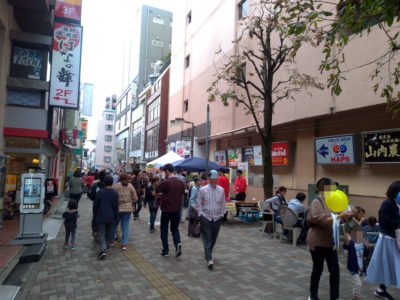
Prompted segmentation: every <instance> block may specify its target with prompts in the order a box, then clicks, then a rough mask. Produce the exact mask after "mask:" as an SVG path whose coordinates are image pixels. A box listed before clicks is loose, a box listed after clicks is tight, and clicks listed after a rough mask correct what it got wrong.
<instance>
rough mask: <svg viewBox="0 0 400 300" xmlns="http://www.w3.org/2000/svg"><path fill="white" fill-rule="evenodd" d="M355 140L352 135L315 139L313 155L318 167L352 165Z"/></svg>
mask: <svg viewBox="0 0 400 300" xmlns="http://www.w3.org/2000/svg"><path fill="white" fill-rule="evenodd" d="M354 144H355V140H354V136H353V135H342V136H330V137H322V138H316V139H315V155H316V158H317V164H319V165H354V164H355V163H356V158H355V155H354V153H355V151H354V150H355V148H354Z"/></svg>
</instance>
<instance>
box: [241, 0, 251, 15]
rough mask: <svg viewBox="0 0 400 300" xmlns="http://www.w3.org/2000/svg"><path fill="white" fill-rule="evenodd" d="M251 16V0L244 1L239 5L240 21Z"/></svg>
mask: <svg viewBox="0 0 400 300" xmlns="http://www.w3.org/2000/svg"><path fill="white" fill-rule="evenodd" d="M248 15H249V0H242V1H240V3H239V19H243V18H245V17H247V16H248Z"/></svg>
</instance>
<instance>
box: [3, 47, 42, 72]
mask: <svg viewBox="0 0 400 300" xmlns="http://www.w3.org/2000/svg"><path fill="white" fill-rule="evenodd" d="M11 72H12V73H13V75H14V76H17V77H22V78H26V79H38V80H40V79H41V78H42V75H43V74H42V73H43V52H42V51H41V50H37V49H29V48H22V47H17V46H14V47H13V58H12V66H11Z"/></svg>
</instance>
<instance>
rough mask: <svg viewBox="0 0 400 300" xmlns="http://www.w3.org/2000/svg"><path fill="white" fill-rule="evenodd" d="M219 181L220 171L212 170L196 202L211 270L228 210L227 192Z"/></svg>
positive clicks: (206, 255)
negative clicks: (222, 224)
mask: <svg viewBox="0 0 400 300" xmlns="http://www.w3.org/2000/svg"><path fill="white" fill-rule="evenodd" d="M217 181H218V172H217V171H216V170H211V172H210V183H209V184H208V185H206V186H204V187H202V188H201V189H200V192H199V196H198V197H197V202H196V210H197V212H198V214H199V216H200V228H201V237H202V240H203V245H204V253H205V259H206V260H207V266H208V268H209V269H210V270H211V269H212V268H213V266H214V262H213V258H212V251H213V249H214V246H215V242H216V241H217V237H218V233H219V229H220V227H221V223H222V218H223V217H224V214H225V211H226V205H225V192H224V189H223V188H222V187H220V186H219V185H217Z"/></svg>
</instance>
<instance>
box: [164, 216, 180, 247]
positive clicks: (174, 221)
mask: <svg viewBox="0 0 400 300" xmlns="http://www.w3.org/2000/svg"><path fill="white" fill-rule="evenodd" d="M179 216H180V211H177V212H166V211H163V212H161V224H160V227H161V228H160V233H161V236H160V237H161V241H162V245H163V250H162V251H163V253H164V254H168V252H169V246H168V225H169V223H170V222H171V226H170V230H171V233H172V238H173V240H174V245H175V248H176V247H177V246H178V244H180V242H181V237H180V235H179V229H178V227H179Z"/></svg>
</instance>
